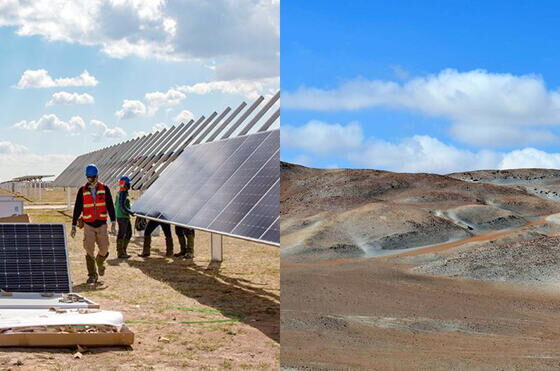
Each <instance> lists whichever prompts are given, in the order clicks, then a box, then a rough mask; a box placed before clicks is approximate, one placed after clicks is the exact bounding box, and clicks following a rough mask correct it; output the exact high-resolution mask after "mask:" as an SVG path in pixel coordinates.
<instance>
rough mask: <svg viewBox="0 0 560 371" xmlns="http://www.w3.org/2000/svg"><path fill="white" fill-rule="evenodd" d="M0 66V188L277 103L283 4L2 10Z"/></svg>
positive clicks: (164, 0) (50, 5)
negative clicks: (260, 102) (200, 120)
mask: <svg viewBox="0 0 560 371" xmlns="http://www.w3.org/2000/svg"><path fill="white" fill-rule="evenodd" d="M200 19H205V22H199V21H197V20H200ZM218 23H219V24H221V25H222V26H221V27H220V29H216V28H215V24H218ZM212 30H213V31H212ZM0 56H2V57H1V58H0V111H1V112H2V115H0V129H1V133H2V134H1V135H0V180H6V179H10V178H12V177H16V176H22V175H28V174H32V173H33V174H37V173H51V174H57V173H58V172H60V171H61V170H62V169H64V167H65V166H66V165H67V164H68V163H69V162H70V161H71V160H72V159H73V158H75V156H76V155H79V154H81V153H84V152H88V151H92V150H95V149H98V148H101V147H105V146H109V145H112V144H114V143H118V142H121V141H123V140H127V139H130V138H132V137H134V136H136V135H140V134H141V133H147V132H151V131H153V130H157V129H158V128H159V129H161V128H162V127H165V126H171V125H173V124H174V123H177V122H178V120H179V121H180V120H181V119H188V118H189V117H192V116H194V117H198V116H200V115H203V114H204V115H207V114H209V113H211V112H213V111H214V110H223V109H224V108H225V107H226V106H227V105H230V106H232V107H233V106H237V105H238V104H239V103H241V102H242V101H250V100H253V99H255V98H256V97H257V96H258V95H265V96H268V95H272V94H274V93H275V92H276V91H277V90H278V88H279V3H278V1H276V0H272V1H271V0H241V1H238V2H236V4H235V6H232V4H230V2H229V1H225V0H224V1H209V0H208V1H178V0H146V1H136V0H130V1H124V2H123V1H116V0H91V1H86V0H83V1H67V0H53V1H37V2H25V1H12V2H7V3H0ZM86 71H87V74H85V73H86ZM84 74H85V75H84ZM80 76H82V77H80ZM84 76H85V77H84ZM57 79H58V80H57ZM60 79H65V80H60Z"/></svg>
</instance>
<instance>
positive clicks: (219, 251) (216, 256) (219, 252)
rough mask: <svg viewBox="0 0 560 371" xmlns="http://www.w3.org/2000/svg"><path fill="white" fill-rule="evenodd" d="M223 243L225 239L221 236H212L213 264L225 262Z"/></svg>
mask: <svg viewBox="0 0 560 371" xmlns="http://www.w3.org/2000/svg"><path fill="white" fill-rule="evenodd" d="M223 242H224V239H223V236H222V235H221V234H217V233H211V234H210V250H211V253H210V255H211V256H212V261H213V262H221V261H223V260H224V249H223Z"/></svg>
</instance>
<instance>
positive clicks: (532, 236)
mask: <svg viewBox="0 0 560 371" xmlns="http://www.w3.org/2000/svg"><path fill="white" fill-rule="evenodd" d="M282 169H283V172H282V181H283V183H282V193H281V209H282V254H283V255H282V264H281V269H282V280H281V284H282V287H283V293H282V299H281V300H282V315H281V338H282V348H281V359H282V366H283V367H284V368H285V369H286V370H290V369H301V370H348V369H352V370H354V369H368V370H370V369H376V370H377V369H379V370H387V369H390V370H401V369H402V370H409V369H421V370H434V369H437V370H450V369H454V370H455V369H459V370H463V369H469V370H470V369H481V370H482V369H483V370H487V369H496V370H510V369H511V370H524V369H558V368H560V294H559V293H558V284H559V282H560V281H550V282H547V284H546V285H544V284H541V283H540V282H538V278H539V277H538V274H540V273H541V272H546V273H550V272H553V271H554V269H556V270H560V264H559V263H558V262H559V256H560V253H559V252H558V251H556V250H558V249H556V248H553V245H554V244H557V243H558V241H559V239H558V237H557V236H558V229H557V228H558V227H557V226H554V225H552V224H550V223H547V222H546V220H545V217H546V216H547V215H548V214H552V213H556V212H558V210H559V209H560V206H559V204H558V203H556V202H553V201H551V200H549V199H544V198H545V197H543V198H540V197H537V196H536V195H535V194H532V193H530V192H528V191H527V189H525V188H523V187H519V186H517V184H516V185H513V186H509V185H496V184H484V183H483V182H474V181H471V180H470V179H463V180H461V179H454V178H452V177H446V176H438V175H431V174H395V173H389V172H381V171H374V170H343V169H341V170H319V169H308V168H303V167H299V166H293V165H290V164H283V168H282ZM490 173H491V171H490ZM511 174H514V175H515V174H516V171H512V172H510V173H507V174H506V175H504V177H506V176H511ZM542 174H544V175H541V174H539V171H538V170H536V169H532V170H531V172H530V173H529V174H525V172H521V173H520V174H517V175H515V176H517V177H519V178H523V181H525V182H526V179H525V177H528V176H529V177H535V178H539V181H540V177H541V176H545V177H548V178H553V177H556V172H549V171H547V170H545V171H543V172H542ZM469 176H470V175H469ZM500 181H501V179H500ZM551 182H552V181H551ZM556 182H557V180H556ZM548 186H550V185H548ZM482 206H483V207H482ZM368 207H371V208H373V209H376V210H388V211H384V212H383V213H377V214H373V213H370V214H369V224H371V225H372V226H373V227H372V228H373V229H372V230H370V231H369V233H370V235H372V236H374V237H375V239H378V238H379V237H380V236H383V234H385V237H387V236H394V235H395V233H401V234H402V233H403V232H405V233H408V232H410V231H416V233H417V234H420V235H421V236H425V237H426V241H429V238H433V234H437V233H441V231H443V230H450V229H451V226H453V228H457V227H460V228H463V229H467V230H468V232H469V233H471V236H468V237H467V238H461V239H460V240H458V241H453V242H444V243H438V244H436V245H434V246H431V247H426V248H422V249H417V250H408V251H407V250H406V249H403V250H402V251H401V252H400V253H397V254H396V255H391V256H388V257H381V258H365V257H359V258H356V257H352V256H348V255H344V254H331V255H329V256H325V255H310V254H307V255H305V256H306V258H305V259H303V258H302V256H304V255H302V254H301V253H298V254H294V253H293V251H297V250H298V249H299V251H300V252H301V251H306V250H309V249H313V248H314V247H316V246H328V245H329V244H328V243H326V242H325V240H328V238H327V237H329V236H330V237H333V240H334V238H339V239H340V238H341V237H340V235H341V233H340V230H337V229H336V228H337V227H339V226H340V225H343V224H344V223H347V224H349V225H352V224H357V225H360V226H366V225H367V221H364V220H363V218H364V217H365V214H363V213H358V212H357V210H363V209H364V208H368ZM478 210H480V213H478V214H477V212H478ZM488 210H490V211H491V212H492V213H494V214H495V215H496V217H493V216H492V215H489V214H488V212H487V211H488ZM457 211H460V213H459V214H457ZM447 212H449V214H447ZM353 213H356V214H357V217H356V218H354V219H352V215H353ZM465 213H466V216H468V218H463V219H461V218H458V217H464V216H465ZM343 216H344V217H343ZM453 216H455V217H457V218H456V219H454V218H453ZM535 216H539V217H535ZM382 217H384V218H382ZM434 218H436V219H437V218H440V219H443V220H446V221H448V222H449V224H446V223H443V222H438V223H431V222H429V221H430V220H434ZM508 219H512V220H514V221H515V223H512V224H511V226H509V228H508V225H507V224H506V223H505V222H504V221H507V220H508ZM333 220H334V221H333ZM465 220H466V221H469V222H476V223H477V224H478V225H484V224H483V223H488V222H487V221H488V220H489V221H490V222H491V223H493V224H495V225H500V227H502V228H508V229H503V230H486V231H484V230H482V229H480V230H477V229H475V228H472V229H469V228H468V227H469V225H468V224H467V225H465V224H466V223H463V221H465ZM495 221H497V222H495ZM520 221H522V222H523V223H526V224H524V225H522V226H519V222H520ZM453 222H456V223H455V224H453ZM404 226H407V227H406V228H409V231H404V230H403V228H404ZM362 229H363V228H362ZM332 231H338V233H332ZM372 231H375V232H376V233H377V232H379V231H381V232H382V233H380V234H373V233H371V232H372ZM430 232H431V234H432V235H430ZM362 237H366V236H362ZM381 238H383V237H381ZM284 241H286V242H287V244H285V243H284ZM402 241H404V242H406V240H404V239H403V240H402ZM335 242H336V243H337V244H342V243H343V242H344V241H341V240H336V241H335ZM347 243H350V242H347ZM402 247H403V248H407V247H414V246H410V245H407V243H403V244H402ZM530 248H534V250H533V251H534V252H535V254H536V253H537V252H538V256H536V255H535V254H532V253H531V252H530V251H529V252H528V250H527V249H530ZM286 249H288V250H286ZM331 250H332V249H331ZM477 252H480V254H477ZM325 258H326V259H327V260H325ZM506 258H507V259H509V260H506ZM485 259H486V260H485ZM524 259H525V260H524ZM508 261H509V262H511V264H510V265H511V266H508V267H504V265H508V264H507V262H508ZM447 262H449V264H455V265H454V267H455V268H456V267H457V266H458V267H459V268H463V267H467V269H471V268H472V269H476V268H479V267H480V268H483V270H484V272H486V273H488V272H492V271H493V270H498V269H500V272H501V271H504V269H505V271H506V273H508V274H510V273H511V276H512V277H526V276H527V277H529V276H530V277H531V278H535V274H537V277H536V278H537V281H536V282H534V281H531V282H529V281H528V280H526V281H523V280H517V281H513V280H506V281H505V282H495V281H489V280H484V279H485V278H482V279H479V278H477V279H476V280H475V279H464V278H450V277H444V276H433V275H428V274H425V273H420V272H416V271H415V269H417V268H418V267H425V266H430V267H431V266H434V267H436V268H438V269H439V270H440V271H443V272H444V273H445V272H446V270H445V268H446V267H445V264H447ZM473 262H476V263H477V264H478V266H476V265H474V264H473ZM524 262H526V263H527V264H528V265H534V268H535V269H533V270H531V269H528V270H527V269H526V268H527V267H526V266H524ZM430 264H431V265H430ZM529 268H533V267H529ZM434 269H435V268H434ZM508 269H509V270H508ZM515 270H520V272H512V271H515ZM526 270H527V271H528V272H526ZM451 271H453V270H451ZM459 271H461V270H460V269H459ZM461 272H462V273H465V272H463V271H461ZM466 273H467V274H466V276H469V274H470V273H472V272H466ZM521 273H523V274H525V273H526V275H525V276H524V275H523V274H521ZM472 276H473V277H475V276H476V275H474V274H472ZM469 278H472V277H470V276H469ZM475 278H476V277H475Z"/></svg>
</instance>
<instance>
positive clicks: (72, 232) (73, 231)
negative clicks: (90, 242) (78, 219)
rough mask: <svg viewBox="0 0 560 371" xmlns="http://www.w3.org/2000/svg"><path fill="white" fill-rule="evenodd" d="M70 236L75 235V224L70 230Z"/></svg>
mask: <svg viewBox="0 0 560 371" xmlns="http://www.w3.org/2000/svg"><path fill="white" fill-rule="evenodd" d="M70 237H72V238H74V237H76V226H75V225H73V226H72V230H71V231H70Z"/></svg>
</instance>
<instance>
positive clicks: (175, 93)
mask: <svg viewBox="0 0 560 371" xmlns="http://www.w3.org/2000/svg"><path fill="white" fill-rule="evenodd" d="M144 98H145V101H146V102H147V104H148V111H149V113H151V114H153V113H155V112H157V111H158V110H159V109H160V108H161V107H170V106H176V105H178V104H179V103H181V101H182V100H183V99H185V98H186V95H185V94H184V93H182V92H180V91H179V90H176V89H169V90H168V91H166V92H165V93H163V92H161V91H154V92H151V93H146V95H145V97H144Z"/></svg>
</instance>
